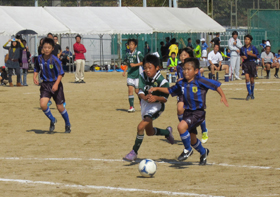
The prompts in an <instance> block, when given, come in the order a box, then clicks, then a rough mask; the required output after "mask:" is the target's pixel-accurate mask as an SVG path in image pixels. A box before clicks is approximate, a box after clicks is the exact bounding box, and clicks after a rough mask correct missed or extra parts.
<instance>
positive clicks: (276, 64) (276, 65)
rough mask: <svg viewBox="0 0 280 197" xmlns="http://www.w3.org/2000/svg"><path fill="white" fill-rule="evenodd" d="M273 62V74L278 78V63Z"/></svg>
mask: <svg viewBox="0 0 280 197" xmlns="http://www.w3.org/2000/svg"><path fill="white" fill-rule="evenodd" d="M274 64H275V74H274V77H276V78H279V77H278V72H279V63H278V62H276V63H274Z"/></svg>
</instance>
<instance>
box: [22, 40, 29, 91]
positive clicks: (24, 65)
mask: <svg viewBox="0 0 280 197" xmlns="http://www.w3.org/2000/svg"><path fill="white" fill-rule="evenodd" d="M22 44H23V45H24V47H25V48H24V49H23V50H21V63H20V83H21V85H24V86H28V85H27V73H28V67H29V63H28V61H29V58H30V52H29V50H28V47H27V46H26V40H22ZM21 76H23V80H22V77H21Z"/></svg>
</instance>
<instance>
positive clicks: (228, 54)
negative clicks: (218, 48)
mask: <svg viewBox="0 0 280 197" xmlns="http://www.w3.org/2000/svg"><path fill="white" fill-rule="evenodd" d="M229 59H230V50H229V49H227V58H226V61H228V60H229Z"/></svg>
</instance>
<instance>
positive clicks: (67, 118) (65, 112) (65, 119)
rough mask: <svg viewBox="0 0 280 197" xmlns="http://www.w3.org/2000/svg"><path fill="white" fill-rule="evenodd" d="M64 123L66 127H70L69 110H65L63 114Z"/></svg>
mask: <svg viewBox="0 0 280 197" xmlns="http://www.w3.org/2000/svg"><path fill="white" fill-rule="evenodd" d="M61 115H62V117H63V119H64V121H65V125H66V126H70V121H69V116H68V112H67V110H66V109H65V110H64V111H63V112H62V113H61Z"/></svg>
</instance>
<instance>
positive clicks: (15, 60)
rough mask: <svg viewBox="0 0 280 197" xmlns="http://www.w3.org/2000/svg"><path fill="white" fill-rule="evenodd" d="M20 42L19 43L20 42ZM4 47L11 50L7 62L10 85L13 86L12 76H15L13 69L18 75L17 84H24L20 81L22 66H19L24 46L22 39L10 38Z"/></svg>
mask: <svg viewBox="0 0 280 197" xmlns="http://www.w3.org/2000/svg"><path fill="white" fill-rule="evenodd" d="M9 42H11V46H9V47H8V46H7V45H8V43H9ZM18 43H19V44H18ZM3 48H4V49H7V50H8V51H9V59H8V61H7V63H6V66H7V67H8V73H9V85H10V87H13V86H14V85H13V82H12V76H13V70H14V69H15V71H16V75H17V86H19V87H20V86H22V85H21V83H20V67H19V61H20V58H21V48H24V45H23V44H22V42H21V40H20V39H15V38H14V39H9V40H8V42H7V43H6V44H4V46H3Z"/></svg>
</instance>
